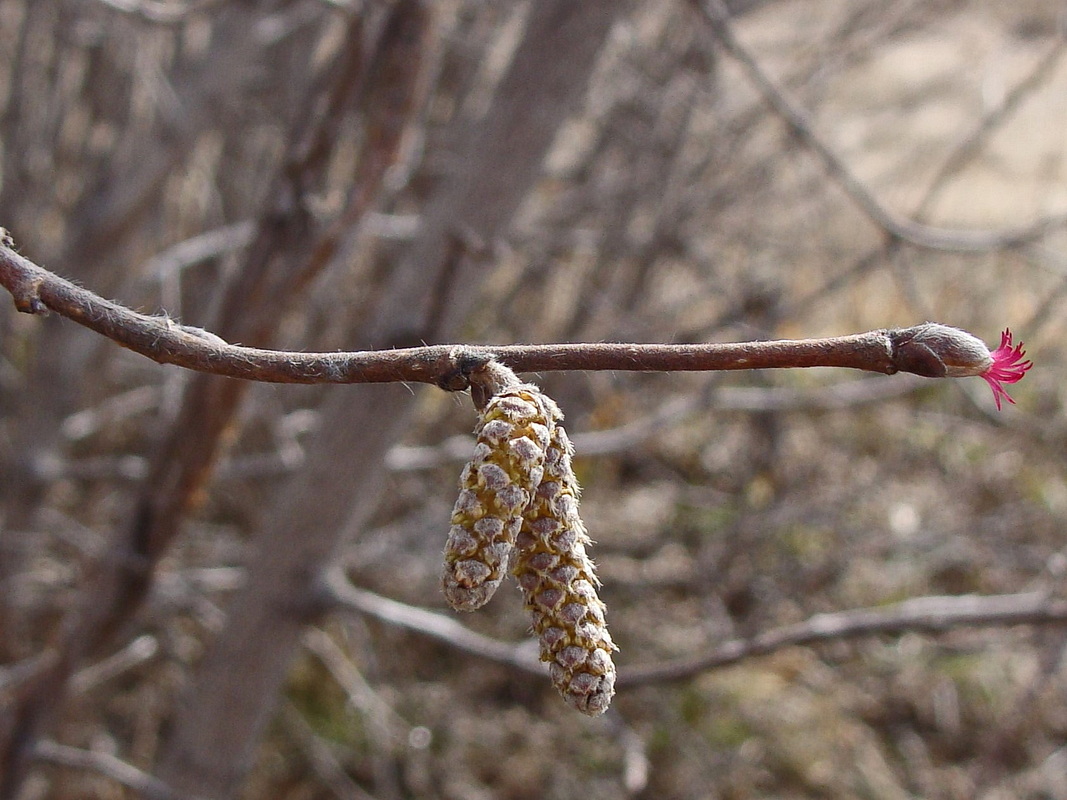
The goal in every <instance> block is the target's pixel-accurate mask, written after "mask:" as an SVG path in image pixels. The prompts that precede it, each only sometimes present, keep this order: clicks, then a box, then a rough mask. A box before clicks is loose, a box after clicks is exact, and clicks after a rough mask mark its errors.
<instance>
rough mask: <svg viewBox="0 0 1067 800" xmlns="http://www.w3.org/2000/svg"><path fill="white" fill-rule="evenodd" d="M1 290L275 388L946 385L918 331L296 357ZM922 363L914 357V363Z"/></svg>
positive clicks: (14, 287)
mask: <svg viewBox="0 0 1067 800" xmlns="http://www.w3.org/2000/svg"><path fill="white" fill-rule="evenodd" d="M0 285H3V286H5V287H6V288H7V289H8V291H10V292H11V294H12V296H13V297H14V299H15V306H16V308H18V309H19V310H20V311H24V312H27V313H42V312H44V311H46V310H49V309H50V310H52V311H55V312H57V313H59V314H61V315H63V316H65V317H67V318H69V319H71V320H73V321H75V322H78V323H79V324H81V325H84V326H86V327H87V328H91V329H92V330H94V331H96V332H97V333H100V334H103V335H104V336H107V337H108V338H110V339H113V340H114V341H116V342H118V343H119V344H121V345H123V346H125V347H127V348H129V349H130V350H133V351H134V352H137V353H140V354H141V355H144V356H147V357H148V358H151V359H152V360H153V361H156V362H158V363H160V364H174V365H176V366H180V367H186V368H188V369H192V370H196V371H199V372H204V373H210V374H213V375H224V376H227V377H231V378H243V379H246V380H255V381H265V382H269V383H386V382H397V381H409V382H419V383H435V384H437V385H439V386H441V387H442V388H448V389H463V388H466V386H467V381H466V378H465V377H464V375H463V374H462V370H463V365H464V364H469V365H477V363H478V362H481V363H484V362H485V361H488V360H490V359H493V358H496V359H498V360H499V361H500V362H501V363H503V364H506V365H507V366H509V367H511V368H512V369H514V370H516V371H518V372H548V371H557V370H586V371H588V370H620V371H641V372H683V371H708V370H737V369H772V368H794V367H847V368H851V369H859V370H866V371H869V372H881V373H884V374H887V375H892V374H895V373H897V372H914V373H915V374H920V375H924V376H926V377H942V376H944V374H945V373H944V371H943V370H940V371H939V369H938V368H937V367H936V365H931V364H929V363H926V362H924V363H920V364H916V363H914V362H913V361H912V358H911V357H909V356H908V355H907V354H905V353H904V345H905V343H906V342H907V341H909V340H910V338H911V336H912V335H913V334H914V331H915V329H914V328H911V329H902V330H889V331H885V330H882V331H870V332H868V333H861V334H855V335H852V336H840V337H833V338H826V339H801V340H781V341H769V342H740V343H725V344H673V345H672V344H614V343H593V344H549V345H510V346H503V347H493V348H489V347H478V346H462V347H457V346H453V345H434V346H427V347H410V348H403V349H397V350H383V351H361V352H353V353H296V352H285V351H278V350H264V349H260V348H255V347H242V346H238V345H231V344H227V343H226V342H224V341H223V340H222V339H220V338H219V337H218V336H215V335H214V334H211V333H208V332H207V331H203V330H200V329H198V328H192V327H188V326H183V325H179V324H177V323H175V322H174V321H173V320H171V319H169V318H167V317H153V316H147V315H145V314H139V313H137V312H135V311H132V310H130V309H128V308H126V307H124V306H121V305H119V304H117V303H113V302H111V301H109V300H105V299H103V298H102V297H99V296H98V295H95V294H93V293H92V292H90V291H88V290H87V289H83V288H81V287H79V286H75V285H74V284H73V283H71V282H70V281H67V280H64V279H63V278H60V277H59V276H58V275H55V274H53V273H51V272H49V271H48V270H46V269H43V268H42V267H39V266H37V265H36V264H34V263H33V262H32V261H29V260H28V259H26V258H24V257H23V256H21V255H20V254H18V253H16V252H15V251H14V250H12V249H11V248H10V247H8V246H4V245H0ZM912 355H914V354H912Z"/></svg>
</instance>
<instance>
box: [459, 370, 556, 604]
mask: <svg viewBox="0 0 1067 800" xmlns="http://www.w3.org/2000/svg"><path fill="white" fill-rule="evenodd" d="M501 370H504V371H505V372H501ZM483 377H485V382H483V386H487V387H488V388H487V392H493V393H492V394H491V395H490V396H488V397H487V399H486V400H485V402H484V408H483V409H482V411H481V414H480V417H479V420H478V424H477V426H476V427H475V429H474V432H475V434H476V436H477V443H476V444H475V447H474V458H472V459H471V461H470V463H468V464H467V465H466V466H465V467H464V468H463V473H462V475H461V476H460V492H459V498H458V499H457V500H456V505H455V507H454V508H453V509H452V527H451V529H450V530H449V533H448V542H447V544H446V545H445V567H444V576H443V580H442V584H443V588H444V593H445V598H446V599H447V600H448V602H449V604H450V605H451V606H452V607H453V608H454V609H456V610H457V611H474V610H475V609H478V608H481V607H482V606H483V605H485V604H486V603H487V602H489V599H490V598H491V597H492V596H493V593H494V592H496V589H497V587H498V586H499V585H500V582H501V581H502V580H503V578H504V575H505V572H506V570H507V566H508V562H509V560H510V558H511V553H512V550H513V548H514V545H515V537H516V536H517V535H518V532H519V529H520V527H521V526H522V513H523V509H525V508H526V507H527V506H528V505H529V503H530V500H531V499H532V497H533V494H534V491H535V490H536V488H537V485H538V484H539V483H540V482H541V478H542V475H543V472H544V463H545V450H546V448H547V447H548V443H549V436H550V429H551V427H552V425H553V424H554V419H555V417H556V416H558V415H559V409H558V408H557V407H556V404H555V403H553V402H552V400H551V399H549V398H548V397H546V396H545V395H543V394H542V393H541V391H540V390H539V389H538V388H537V387H536V386H531V385H529V384H523V383H519V381H518V378H516V377H515V373H513V372H511V370H509V369H507V368H506V367H503V366H501V365H499V364H496V365H494V369H493V370H492V371H491V373H489V374H487V375H486V376H483Z"/></svg>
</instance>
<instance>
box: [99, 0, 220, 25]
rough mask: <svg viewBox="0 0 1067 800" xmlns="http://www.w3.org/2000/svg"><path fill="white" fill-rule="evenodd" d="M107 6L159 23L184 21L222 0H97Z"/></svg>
mask: <svg viewBox="0 0 1067 800" xmlns="http://www.w3.org/2000/svg"><path fill="white" fill-rule="evenodd" d="M97 2H99V3H102V4H103V5H105V6H107V7H108V8H113V9H114V10H116V11H121V12H123V13H124V14H130V15H133V16H136V17H140V18H141V19H143V20H146V21H148V22H155V23H158V24H161V25H175V24H177V23H180V22H184V21H185V20H186V19H187V18H188V17H189V15H190V14H193V13H195V12H197V11H205V10H207V9H209V8H211V7H212V6H220V5H222V4H223V2H224V0H191V1H190V2H188V3H167V2H163V1H162V0H97Z"/></svg>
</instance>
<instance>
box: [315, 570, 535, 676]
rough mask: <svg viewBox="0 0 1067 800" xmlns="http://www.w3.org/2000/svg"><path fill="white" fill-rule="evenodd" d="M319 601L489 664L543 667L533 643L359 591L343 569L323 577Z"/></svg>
mask: <svg viewBox="0 0 1067 800" xmlns="http://www.w3.org/2000/svg"><path fill="white" fill-rule="evenodd" d="M319 588H320V592H321V597H320V598H319V600H320V602H322V603H324V604H325V605H326V606H327V607H332V608H333V609H334V610H340V609H349V610H352V611H358V612H359V613H361V614H366V615H368V616H371V617H374V618H376V619H379V620H381V621H382V622H385V623H388V624H389V625H394V626H396V627H398V628H406V629H407V630H411V631H415V632H416V633H421V634H422V635H424V636H428V637H430V638H431V639H437V640H438V641H441V642H445V643H447V644H449V645H451V646H452V647H455V648H456V649H457V650H462V651H463V652H465V653H470V654H471V655H475V656H480V657H481V658H485V659H488V660H489V661H496V662H498V663H501V664H509V665H510V666H513V667H516V668H517V669H520V670H522V671H523V672H529V673H532V674H534V675H537V676H538V677H543V676H544V674H545V668H544V666H543V665H542V664H541V661H540V659H538V657H537V647H536V644H535V643H534V642H533V640H529V641H526V642H521V643H518V644H510V643H508V642H501V641H499V640H497V639H491V638H489V637H488V636H484V635H482V634H480V633H478V632H476V631H472V630H471V629H470V628H468V627H467V626H466V625H464V624H463V623H461V622H459V621H458V620H456V619H455V618H454V617H452V616H449V615H446V614H440V613H437V612H435V611H428V610H427V609H425V608H419V607H417V606H409V605H407V604H406V603H401V602H398V601H396V600H390V599H389V598H387V597H382V596H381V595H377V594H374V593H373V592H368V591H366V590H365V589H359V588H356V587H355V586H353V585H352V584H351V583H349V581H348V578H347V577H346V576H345V574H344V570H343V569H340V568H333V569H330V570H328V571H327V572H326V573H325V574H323V576H322V579H321V582H320V587H319Z"/></svg>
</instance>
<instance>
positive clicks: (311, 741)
mask: <svg viewBox="0 0 1067 800" xmlns="http://www.w3.org/2000/svg"><path fill="white" fill-rule="evenodd" d="M282 720H283V722H284V723H285V726H286V728H287V729H288V731H289V733H290V734H291V735H292V736H293V737H294V738H295V739H296V742H297V745H298V746H299V747H300V748H301V749H302V750H303V751H304V756H305V758H307V760H308V763H309V765H310V766H311V769H312V770H314V772H315V776H316V777H317V778H318V779H319V780H320V781H321V782H322V784H323V785H324V786H326V787H327V788H328V789H329V790H330V791H331V792H333V793H334V795H336V796H337V797H339V798H342V800H375V798H374V795H371V794H368V793H367V792H365V791H364V790H363V789H362V788H360V786H359V784H357V783H356V782H355V781H354V780H352V778H350V777H349V776H348V773H347V772H345V768H344V765H343V764H341V762H340V761H339V760H338V758H337V756H336V755H335V754H334V751H333V748H331V747H330V745H329V743H327V742H325V741H323V740H322V738H321V737H320V736H319V735H318V734H316V733H315V731H314V729H313V728H312V727H311V725H309V724H308V721H307V720H306V719H304V716H303V714H301V713H300V710H299V709H298V708H297V707H296V706H294V705H293V704H292V703H291V702H289V703H286V704H285V705H284V706H282Z"/></svg>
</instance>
